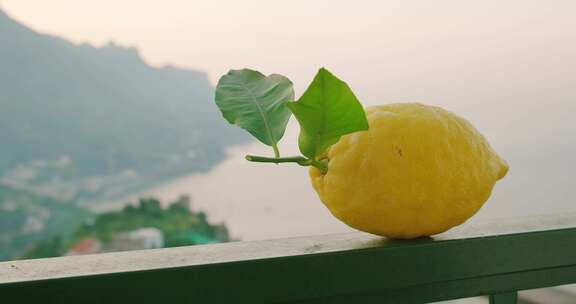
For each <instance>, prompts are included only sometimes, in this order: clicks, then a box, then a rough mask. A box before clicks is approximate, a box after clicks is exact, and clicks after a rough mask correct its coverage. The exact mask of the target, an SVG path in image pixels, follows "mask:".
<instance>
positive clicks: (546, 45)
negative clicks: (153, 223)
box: [0, 0, 576, 217]
mask: <svg viewBox="0 0 576 304" xmlns="http://www.w3.org/2000/svg"><path fill="white" fill-rule="evenodd" d="M0 4H1V5H2V7H3V8H4V9H5V10H6V11H7V12H8V13H9V14H11V15H12V16H13V17H15V18H16V19H17V20H19V21H22V22H24V23H25V24H27V25H29V26H31V27H33V28H34V29H37V30H39V31H41V32H46V33H51V34H55V35H58V36H62V37H65V38H67V39H70V40H72V41H74V42H78V43H80V42H90V43H93V44H95V45H102V44H105V43H107V42H108V41H110V40H113V41H115V42H117V43H119V44H121V45H128V46H136V47H138V49H139V50H140V52H141V54H142V55H143V56H144V58H145V59H146V60H147V61H148V62H150V63H151V64H154V65H164V64H173V65H178V66H184V67H190V68H194V69H200V70H204V71H206V72H207V73H208V74H209V75H210V78H211V79H212V81H215V80H217V78H218V76H219V75H221V74H223V73H225V72H226V71H227V70H228V69H230V68H241V67H252V68H256V69H259V70H261V71H262V72H264V73H267V74H268V73H281V74H285V75H287V76H289V77H290V78H291V79H292V80H293V81H294V82H295V85H296V89H297V95H299V94H300V93H301V92H302V90H303V88H304V87H305V86H306V85H307V84H308V82H309V81H310V80H311V78H312V76H313V74H314V73H315V72H316V70H317V69H318V68H319V67H320V66H326V67H327V68H329V69H330V70H332V71H333V72H334V73H335V74H336V75H338V76H340V77H341V78H343V79H344V80H346V81H347V82H348V83H349V84H350V85H351V86H352V88H353V89H354V91H355V92H356V94H357V95H358V97H359V99H360V100H361V101H362V102H363V103H364V104H366V105H370V104H380V103H389V102H394V101H420V102H424V103H429V104H435V105H440V106H444V107H446V108H448V109H449V110H452V111H454V112H456V113H459V114H460V115H462V116H464V117H466V118H468V119H469V120H470V121H471V122H472V123H473V124H474V125H476V126H477V127H478V128H479V129H480V130H481V131H482V132H483V133H484V134H485V135H486V136H487V138H488V139H489V141H490V142H491V143H492V144H493V146H494V147H495V148H496V150H497V151H498V152H499V153H500V154H501V155H502V156H503V158H505V159H506V160H508V161H509V162H510V164H511V171H510V174H509V176H508V177H507V178H506V179H505V180H504V181H502V182H501V183H499V185H498V187H497V189H496V192H495V195H494V197H493V199H494V200H496V202H493V203H491V204H489V206H491V207H488V209H486V211H482V212H484V213H483V214H486V215H487V216H488V215H489V216H488V217H494V216H497V215H502V214H505V215H513V214H528V213H536V214H540V213H555V212H563V211H566V210H572V211H573V210H576V207H573V206H576V205H574V200H573V198H574V197H576V182H574V177H573V176H574V172H575V171H576V121H575V119H574V115H576V55H575V54H576V17H575V16H576V15H575V12H576V1H573V0H551V1H541V0H537V1H533V0H508V1H502V0H485V1H462V0H430V1H381V0H380V1H362V0H356V1H336V0H315V1H310V0H292V1H270V0H243V1H233V0H230V1H223V0H206V1H192V0H162V1H160V0H157V1H150V0H120V1H119V0H98V1H94V0H90V1H89V0H50V1H45V0H44V1H41V0H0ZM296 133H297V129H296V128H294V126H293V125H292V126H291V128H290V131H289V132H288V134H287V137H289V138H292V139H293V141H295V137H296ZM291 144H292V146H291V148H292V150H294V147H295V143H294V142H292V143H291ZM258 149H260V148H258ZM266 151H267V150H266ZM243 153H244V151H240V152H239V153H238V155H236V156H234V157H237V158H238V159H240V158H241V154H243ZM235 164H236V163H227V164H224V165H222V167H221V168H219V169H217V170H215V173H214V175H215V177H214V178H213V179H211V180H210V181H209V182H211V183H212V185H213V186H218V188H219V189H220V188H221V187H222V186H225V187H228V189H235V188H230V187H233V185H232V184H231V185H222V182H223V181H226V180H227V179H226V178H225V176H234V175H232V174H231V173H230V172H232V171H233V170H228V171H226V170H224V171H226V172H225V173H223V172H221V171H223V168H228V167H231V168H235V171H234V172H235V173H234V174H236V175H237V176H236V177H238V176H240V177H239V178H234V179H233V180H234V181H238V180H242V177H243V176H247V175H249V174H252V173H250V172H254V171H252V170H253V169H251V168H252V167H248V165H247V164H245V162H240V163H238V165H235ZM277 170H279V169H277V168H275V167H266V168H265V169H260V171H258V172H259V174H260V175H258V176H255V177H260V179H258V178H254V179H244V181H243V182H245V183H248V184H246V185H244V184H243V185H242V186H241V187H240V186H238V189H235V190H236V191H237V192H234V194H233V197H234V201H235V202H242V201H243V200H244V201H246V202H249V201H251V200H253V199H254V193H253V191H252V192H251V190H250V189H255V188H257V187H259V183H262V182H269V181H273V180H274V178H269V177H273V176H275V178H278V179H279V178H285V179H289V178H292V181H289V182H288V183H291V185H301V186H298V187H300V188H294V189H291V191H290V193H289V195H286V196H285V197H279V196H278V195H277V193H283V192H282V191H285V190H286V189H285V188H282V189H281V188H279V187H274V185H272V183H273V182H270V183H271V184H270V187H267V188H269V191H268V192H266V193H262V194H261V195H260V196H259V198H260V199H261V200H262V201H266V200H268V201H279V203H282V204H290V200H301V201H316V200H317V199H316V198H315V197H314V194H313V193H312V192H311V191H310V190H309V187H308V185H307V183H301V184H298V183H295V182H293V181H294V180H296V179H299V180H302V178H305V177H302V174H304V175H305V173H302V172H301V171H298V173H295V174H294V175H286V176H279V175H278V174H279V173H278V172H279V171H277ZM290 170H292V169H290ZM218 172H221V173H218ZM289 176H292V177H289ZM228 180H232V179H230V178H229V179H228ZM230 183H233V182H232V181H231V182H230ZM250 183H251V184H250ZM278 184H279V185H280V184H282V183H281V182H280V181H279V182H278ZM183 187H184V188H188V187H189V186H188V185H184V186H183ZM206 188H207V189H210V187H206ZM240 188H241V189H240ZM260 188H262V187H260ZM243 189H244V190H243ZM245 189H248V190H245ZM283 189H284V190H283ZM302 189H305V190H302ZM226 193H228V192H226ZM302 193H304V194H302ZM300 194H302V196H301V197H298V195H300ZM231 195H232V194H231ZM213 196H214V193H213V192H210V193H208V194H207V195H206V197H207V198H206V199H210V197H213ZM239 206H245V205H239ZM490 208H492V209H490ZM226 210H229V208H228V207H226ZM230 210H231V209H230ZM263 212H267V211H265V210H264V211H263Z"/></svg>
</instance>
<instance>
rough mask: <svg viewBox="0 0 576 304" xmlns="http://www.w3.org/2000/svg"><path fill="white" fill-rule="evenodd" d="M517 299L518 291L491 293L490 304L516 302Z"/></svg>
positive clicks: (514, 303) (512, 303) (511, 303)
mask: <svg viewBox="0 0 576 304" xmlns="http://www.w3.org/2000/svg"><path fill="white" fill-rule="evenodd" d="M517 301H518V292H517V291H513V292H506V293H499V294H493V295H490V304H516V303H517Z"/></svg>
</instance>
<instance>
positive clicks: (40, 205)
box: [0, 186, 92, 261]
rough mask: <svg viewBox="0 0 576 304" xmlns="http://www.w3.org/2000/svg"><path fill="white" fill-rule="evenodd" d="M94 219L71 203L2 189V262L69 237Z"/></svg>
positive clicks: (0, 247) (0, 208)
mask: <svg viewBox="0 0 576 304" xmlns="http://www.w3.org/2000/svg"><path fill="white" fill-rule="evenodd" d="M91 217H92V215H90V213H88V212H87V211H85V210H83V209H81V208H78V207H76V206H74V205H73V204H71V203H69V202H59V201H56V200H54V199H51V198H47V197H42V196H38V195H34V194H31V193H28V192H26V191H20V190H17V189H12V188H9V187H4V186H0V261H1V260H5V259H7V258H10V257H15V256H18V255H20V254H22V253H23V252H24V251H25V250H26V248H27V247H28V246H30V244H32V243H34V242H37V241H40V240H45V239H48V238H51V237H54V236H57V235H66V234H68V233H69V232H70V231H72V229H74V228H76V227H77V226H79V225H81V224H82V223H83V222H84V221H85V220H87V219H89V218H91Z"/></svg>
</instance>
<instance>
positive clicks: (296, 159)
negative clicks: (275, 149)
mask: <svg viewBox="0 0 576 304" xmlns="http://www.w3.org/2000/svg"><path fill="white" fill-rule="evenodd" d="M246 160H247V161H251V162H257V163H274V164H280V163H297V164H299V165H300V166H314V167H316V168H318V170H320V171H321V172H322V173H326V172H327V171H328V165H327V164H326V163H325V162H323V161H319V160H315V159H309V158H306V157H303V156H289V157H265V156H256V155H246Z"/></svg>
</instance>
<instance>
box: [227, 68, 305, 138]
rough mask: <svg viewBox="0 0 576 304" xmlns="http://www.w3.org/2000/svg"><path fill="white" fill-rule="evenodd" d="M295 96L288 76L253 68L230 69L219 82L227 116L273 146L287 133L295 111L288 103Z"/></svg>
mask: <svg viewBox="0 0 576 304" xmlns="http://www.w3.org/2000/svg"><path fill="white" fill-rule="evenodd" d="M292 100H294V89H293V87H292V82H291V81H290V80H289V79H288V78H286V77H284V76H281V75H276V74H272V75H270V76H268V77H266V76H264V75H263V74H262V73H260V72H257V71H254V70H249V69H243V70H230V71H229V72H228V74H226V75H224V76H222V77H221V78H220V80H219V81H218V85H217V86H216V104H217V105H218V107H219V108H220V111H221V112H222V115H223V116H224V118H225V119H226V120H227V121H228V122H229V123H231V124H235V125H237V126H239V127H241V128H243V129H245V130H246V131H248V132H250V134H252V135H254V137H256V138H257V139H258V140H260V141H261V142H262V143H264V144H266V145H269V146H273V147H275V146H276V143H277V142H278V141H279V140H280V139H281V138H282V136H283V135H284V131H285V130H286V124H287V123H288V119H289V118H290V115H291V112H290V110H289V109H288V108H287V106H286V104H287V103H288V102H289V101H292Z"/></svg>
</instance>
